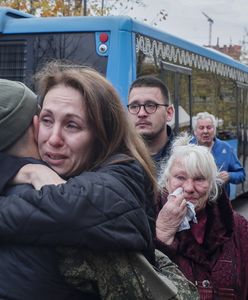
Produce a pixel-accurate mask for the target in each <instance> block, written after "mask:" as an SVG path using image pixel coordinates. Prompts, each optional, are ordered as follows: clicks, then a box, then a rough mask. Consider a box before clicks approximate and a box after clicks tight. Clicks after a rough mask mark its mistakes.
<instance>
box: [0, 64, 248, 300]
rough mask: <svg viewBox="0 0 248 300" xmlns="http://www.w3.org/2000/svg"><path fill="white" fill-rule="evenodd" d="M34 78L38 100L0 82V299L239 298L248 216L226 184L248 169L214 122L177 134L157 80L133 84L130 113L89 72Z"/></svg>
mask: <svg viewBox="0 0 248 300" xmlns="http://www.w3.org/2000/svg"><path fill="white" fill-rule="evenodd" d="M36 81H37V86H38V88H37V94H38V97H37V96H36V94H34V93H33V92H32V91H31V90H30V89H29V88H28V87H27V86H25V85H24V84H23V83H21V82H15V81H10V80H6V79H0V165H1V168H0V174H1V176H0V178H1V181H0V194H1V198H0V207H1V209H0V238H1V242H2V245H1V247H0V254H1V258H2V259H1V260H0V270H2V272H0V298H1V299H18V300H24V299H25V300H28V299H30V300H31V299H37V300H38V299H48V300H49V299H51V300H52V299H53V300H54V299H60V300H61V299H72V300H73V299H116V300H117V299H118V300H119V299H120V300H121V299H123V300H124V299H130V300H132V299H154V300H155V299H156V300H157V299H196V300H197V299H204V300H205V299H206V300H208V299H209V300H210V299H223V300H225V299H241V300H242V299H243V300H245V299H247V297H248V262H247V258H246V251H247V250H248V240H247V236H248V221H247V220H246V219H245V218H243V217H241V216H240V215H238V214H237V213H235V212H234V211H233V210H232V207H231V204H230V201H229V198H228V192H229V190H228V186H227V183H229V182H230V183H239V182H242V181H244V180H245V171H244V169H243V168H242V166H241V164H240V163H239V161H238V159H237V157H236V155H235V154H234V153H233V152H232V150H231V148H228V147H227V146H226V143H224V144H221V143H222V142H221V141H220V140H219V139H217V138H216V124H215V123H214V122H215V119H214V116H212V115H210V114H208V113H201V114H198V115H197V117H196V119H195V120H196V122H195V123H194V128H193V129H194V134H195V137H194V138H191V136H189V135H188V134H183V135H180V136H178V137H174V135H173V131H172V129H171V128H170V127H169V126H168V125H167V122H169V121H170V120H171V119H172V117H173V114H174V109H173V105H172V104H171V101H170V95H169V91H168V88H167V87H166V85H165V84H164V83H163V82H162V81H161V80H160V79H158V78H157V77H153V76H144V77H140V78H137V79H136V80H135V81H134V82H133V83H132V85H131V87H130V92H129V98H128V105H127V111H126V110H125V108H124V107H123V105H122V103H121V100H120V98H119V95H118V93H117V92H116V90H115V89H114V87H113V86H112V85H111V83H110V82H108V81H107V80H106V79H105V78H104V77H103V76H102V75H100V74H99V73H98V72H97V71H95V70H93V69H91V68H88V67H83V66H75V65H70V64H64V63H62V62H59V61H56V62H51V63H48V64H47V65H46V66H45V67H44V68H43V69H42V70H41V71H40V72H39V73H37V74H36ZM37 98H39V100H40V102H39V103H38V102H37ZM220 147H222V148H224V149H225V151H222V152H221V150H220ZM216 148H217V149H218V150H215V149H216ZM220 152H221V155H222V158H219V153H220ZM225 153H228V154H227V155H228V157H231V158H232V159H231V161H230V163H227V162H226V164H225V165H224V163H223V161H225V157H224V154H225ZM216 156H218V159H216ZM221 168H222V169H221ZM224 184H226V185H225V186H224Z"/></svg>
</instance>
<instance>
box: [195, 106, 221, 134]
mask: <svg viewBox="0 0 248 300" xmlns="http://www.w3.org/2000/svg"><path fill="white" fill-rule="evenodd" d="M205 119H210V120H211V121H212V123H213V126H214V129H215V130H216V127H217V125H218V122H217V119H216V118H215V116H214V115H212V114H210V113H208V112H207V111H204V112H199V113H198V114H197V115H196V116H194V117H193V118H192V127H193V130H194V131H195V130H196V126H197V121H198V120H205Z"/></svg>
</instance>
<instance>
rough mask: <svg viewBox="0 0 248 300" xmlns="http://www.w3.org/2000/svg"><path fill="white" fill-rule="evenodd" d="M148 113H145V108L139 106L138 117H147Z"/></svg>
mask: <svg viewBox="0 0 248 300" xmlns="http://www.w3.org/2000/svg"><path fill="white" fill-rule="evenodd" d="M147 115H148V113H147V112H146V111H145V107H144V106H140V111H139V112H138V117H144V116H147Z"/></svg>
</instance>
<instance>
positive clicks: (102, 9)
mask: <svg viewBox="0 0 248 300" xmlns="http://www.w3.org/2000/svg"><path fill="white" fill-rule="evenodd" d="M103 11H104V0H102V8H101V15H102V16H103Z"/></svg>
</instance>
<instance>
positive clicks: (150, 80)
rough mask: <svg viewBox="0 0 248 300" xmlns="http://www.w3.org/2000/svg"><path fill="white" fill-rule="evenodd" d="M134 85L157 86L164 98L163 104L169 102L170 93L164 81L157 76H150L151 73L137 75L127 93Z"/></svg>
mask: <svg viewBox="0 0 248 300" xmlns="http://www.w3.org/2000/svg"><path fill="white" fill-rule="evenodd" d="M136 87H155V88H159V89H160V91H161V93H162V95H163V97H164V99H165V104H169V103H170V93H169V90H168V88H167V86H166V85H165V83H164V82H163V81H162V80H160V79H159V78H158V77H155V76H152V75H145V76H141V77H138V78H137V79H136V80H134V81H133V83H132V84H131V86H130V89H129V94H130V92H131V91H132V89H133V88H136Z"/></svg>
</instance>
